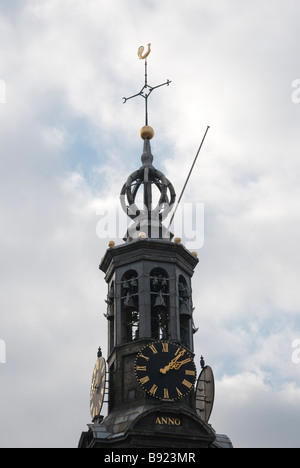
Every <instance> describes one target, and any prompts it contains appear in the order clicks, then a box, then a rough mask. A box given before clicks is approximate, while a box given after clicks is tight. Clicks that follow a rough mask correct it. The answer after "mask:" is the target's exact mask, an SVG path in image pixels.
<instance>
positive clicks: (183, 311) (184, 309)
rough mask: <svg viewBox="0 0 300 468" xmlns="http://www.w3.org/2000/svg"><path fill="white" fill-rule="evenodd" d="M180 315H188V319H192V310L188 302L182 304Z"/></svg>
mask: <svg viewBox="0 0 300 468" xmlns="http://www.w3.org/2000/svg"><path fill="white" fill-rule="evenodd" d="M179 314H180V315H186V316H187V317H188V318H192V311H191V308H190V307H189V306H188V304H187V303H186V302H181V304H180V306H179Z"/></svg>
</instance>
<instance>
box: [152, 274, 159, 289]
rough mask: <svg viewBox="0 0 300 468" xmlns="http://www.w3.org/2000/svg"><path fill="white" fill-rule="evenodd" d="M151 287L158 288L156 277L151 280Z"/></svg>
mask: <svg viewBox="0 0 300 468" xmlns="http://www.w3.org/2000/svg"><path fill="white" fill-rule="evenodd" d="M152 286H153V287H156V286H158V280H157V276H154V278H153V280H152Z"/></svg>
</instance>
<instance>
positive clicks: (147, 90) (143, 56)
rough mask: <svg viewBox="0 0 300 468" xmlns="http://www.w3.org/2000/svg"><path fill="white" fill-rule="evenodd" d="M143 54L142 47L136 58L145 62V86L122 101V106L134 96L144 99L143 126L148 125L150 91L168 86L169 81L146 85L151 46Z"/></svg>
mask: <svg viewBox="0 0 300 468" xmlns="http://www.w3.org/2000/svg"><path fill="white" fill-rule="evenodd" d="M143 52H144V47H143V46H140V47H139V48H138V57H139V59H140V60H145V84H144V86H143V87H142V89H141V91H140V92H139V93H137V94H134V95H133V96H130V97H128V98H126V97H123V99H124V104H125V102H127V101H128V100H129V99H132V98H135V97H136V96H142V97H143V98H144V99H145V125H148V97H149V96H150V94H151V93H152V91H154V89H157V88H160V87H161V86H165V85H167V86H169V84H170V83H171V81H170V80H167V81H166V82H165V83H162V84H160V85H158V86H150V85H149V84H148V74H147V57H148V55H149V54H150V52H151V44H148V50H147V52H145V54H144V53H143Z"/></svg>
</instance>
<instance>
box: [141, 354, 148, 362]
mask: <svg viewBox="0 0 300 468" xmlns="http://www.w3.org/2000/svg"><path fill="white" fill-rule="evenodd" d="M139 357H140V358H143V359H146V361H149V359H150V358H148V357H147V356H144V355H143V354H139Z"/></svg>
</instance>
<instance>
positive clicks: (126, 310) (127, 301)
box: [121, 270, 140, 343]
mask: <svg viewBox="0 0 300 468" xmlns="http://www.w3.org/2000/svg"><path fill="white" fill-rule="evenodd" d="M121 313H122V343H129V342H131V341H134V340H137V339H138V338H139V318H140V317H139V294H138V275H137V272H136V271H135V270H129V271H127V272H126V273H125V274H124V275H123V276H122V280H121Z"/></svg>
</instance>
